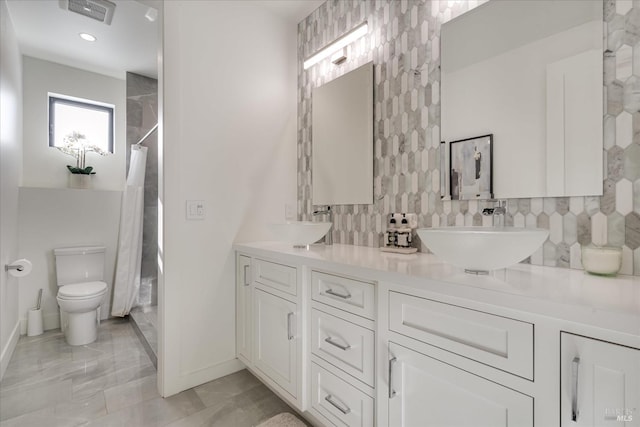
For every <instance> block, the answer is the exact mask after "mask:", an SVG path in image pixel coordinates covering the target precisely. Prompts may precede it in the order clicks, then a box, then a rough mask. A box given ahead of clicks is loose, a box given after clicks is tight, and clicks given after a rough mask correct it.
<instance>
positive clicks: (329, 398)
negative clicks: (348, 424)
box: [324, 394, 351, 415]
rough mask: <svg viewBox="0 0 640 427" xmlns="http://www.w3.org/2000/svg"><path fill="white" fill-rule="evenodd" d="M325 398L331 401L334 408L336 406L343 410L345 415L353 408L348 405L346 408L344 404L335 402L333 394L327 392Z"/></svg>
mask: <svg viewBox="0 0 640 427" xmlns="http://www.w3.org/2000/svg"><path fill="white" fill-rule="evenodd" d="M324 400H326V401H327V402H329V403H330V404H331V405H332V406H333V407H334V408H336V409H337V410H338V411H340V412H342V413H343V414H345V415H347V414H348V413H349V412H351V408H349V407H348V406H347V407H346V408H343V407H342V405H340V404H338V403H336V402H334V401H333V396H331V395H330V394H327V395H326V396H325V398H324Z"/></svg>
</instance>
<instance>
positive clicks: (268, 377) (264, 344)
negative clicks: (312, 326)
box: [236, 253, 304, 409]
mask: <svg viewBox="0 0 640 427" xmlns="http://www.w3.org/2000/svg"><path fill="white" fill-rule="evenodd" d="M299 276H300V273H299V269H298V267H297V266H294V265H288V264H286V263H281V262H276V261H274V260H270V259H269V260H267V259H263V258H260V257H252V256H249V255H245V254H241V253H238V254H237V255H236V353H237V357H238V359H239V360H241V361H242V362H243V363H244V364H245V365H246V366H247V367H248V368H249V369H251V370H252V372H253V373H254V374H256V375H257V376H258V377H260V378H261V379H262V380H263V381H264V382H265V383H267V384H268V385H270V386H271V387H272V388H274V389H276V390H278V391H279V392H280V394H281V396H283V397H284V398H285V399H287V400H288V401H289V403H291V404H292V405H293V406H294V407H297V408H298V409H302V401H303V399H302V394H303V393H302V390H303V383H304V381H303V380H304V378H303V375H302V369H303V363H302V349H303V346H302V334H301V331H302V327H303V326H302V324H303V323H302V311H301V301H300V300H299V299H300V296H299V295H298V294H299V291H298V289H299V286H298V283H299Z"/></svg>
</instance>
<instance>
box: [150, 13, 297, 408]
mask: <svg viewBox="0 0 640 427" xmlns="http://www.w3.org/2000/svg"><path fill="white" fill-rule="evenodd" d="M259 3H260V2H259V1H256V2H254V1H242V2H238V1H213V2H202V1H180V2H165V3H164V54H163V60H164V74H163V79H164V88H163V90H162V91H161V93H162V92H163V93H164V95H163V96H164V99H163V103H162V105H163V108H164V113H163V123H164V127H163V129H162V131H163V145H164V148H163V152H162V153H161V158H162V159H163V166H162V168H163V170H162V176H163V177H162V183H161V186H163V190H162V192H161V198H162V200H161V202H162V204H163V206H164V209H161V211H162V212H163V215H164V217H163V218H160V223H161V224H162V223H163V224H164V225H163V228H162V230H161V233H163V236H164V237H163V238H161V240H160V245H161V246H160V250H161V253H160V264H161V271H160V274H161V275H162V276H163V277H161V278H160V284H161V288H160V294H159V306H160V308H159V313H160V319H159V323H160V327H161V329H162V330H163V331H164V333H162V332H161V334H160V335H161V338H160V339H161V341H160V343H159V344H160V345H159V353H160V354H159V360H160V369H159V372H161V373H162V375H161V380H160V381H161V394H162V395H163V396H169V395H172V394H175V393H177V392H179V391H181V390H185V389H187V388H189V387H192V386H194V385H197V384H200V383H203V382H206V381H209V380H211V379H214V378H217V377H220V376H222V375H226V374H228V373H230V372H233V371H235V370H238V369H241V368H242V365H241V363H240V362H238V361H237V359H236V349H235V327H234V325H235V303H234V301H235V284H234V282H235V279H234V276H235V274H234V273H235V258H234V251H233V247H232V245H233V243H234V242H235V241H248V240H266V239H272V237H273V236H272V235H271V234H270V233H269V232H268V230H267V229H266V224H268V223H269V222H276V221H283V220H284V214H285V212H284V211H285V203H295V198H296V186H295V182H296V166H295V156H296V142H295V141H296V130H295V129H296V102H295V93H296V88H295V81H296V68H295V67H296V45H295V43H296V27H295V25H291V24H288V23H287V22H286V21H284V20H283V19H282V18H279V17H276V16H274V15H272V14H271V13H270V12H268V11H266V10H265V9H264V8H262V7H258V6H259ZM186 200H203V201H204V203H205V209H206V218H205V219H204V220H199V221H187V220H186V219H185V201H186Z"/></svg>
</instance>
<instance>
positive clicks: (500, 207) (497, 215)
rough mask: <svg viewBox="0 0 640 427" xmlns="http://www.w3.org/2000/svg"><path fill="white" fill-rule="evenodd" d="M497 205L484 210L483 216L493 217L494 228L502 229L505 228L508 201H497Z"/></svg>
mask: <svg viewBox="0 0 640 427" xmlns="http://www.w3.org/2000/svg"><path fill="white" fill-rule="evenodd" d="M496 203H497V205H496V206H494V207H492V208H484V209H483V210H482V215H485V216H489V215H491V216H493V226H494V227H502V226H504V216H505V215H506V213H507V201H506V200H497V201H496Z"/></svg>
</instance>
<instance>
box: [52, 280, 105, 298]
mask: <svg viewBox="0 0 640 427" xmlns="http://www.w3.org/2000/svg"><path fill="white" fill-rule="evenodd" d="M106 290H107V284H106V283H104V282H85V283H74V284H73V285H64V286H61V287H60V288H59V289H58V296H59V297H62V298H86V297H90V296H94V295H98V294H100V293H102V292H105V291H106Z"/></svg>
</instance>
